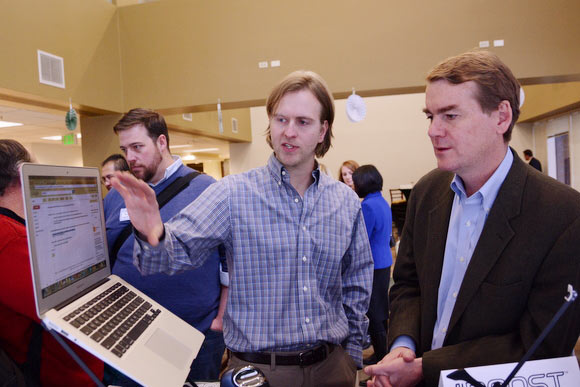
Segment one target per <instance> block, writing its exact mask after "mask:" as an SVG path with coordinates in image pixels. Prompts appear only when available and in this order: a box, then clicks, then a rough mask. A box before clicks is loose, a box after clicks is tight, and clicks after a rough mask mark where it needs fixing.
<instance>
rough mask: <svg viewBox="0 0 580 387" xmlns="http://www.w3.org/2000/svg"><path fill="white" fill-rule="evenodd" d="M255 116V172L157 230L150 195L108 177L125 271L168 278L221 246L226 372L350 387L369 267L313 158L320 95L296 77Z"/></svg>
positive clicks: (347, 202)
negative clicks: (259, 134) (117, 204)
mask: <svg viewBox="0 0 580 387" xmlns="http://www.w3.org/2000/svg"><path fill="white" fill-rule="evenodd" d="M266 112H267V114H268V118H269V126H268V129H267V132H266V133H267V137H266V141H267V142H268V144H269V145H270V147H271V148H272V149H273V151H274V152H273V154H272V155H271V156H270V158H269V159H268V162H267V165H266V166H263V167H260V168H255V169H252V170H250V171H248V172H245V173H242V174H238V175H229V176H226V177H224V178H223V179H221V180H220V181H218V182H217V183H215V184H213V185H211V186H210V187H209V188H208V189H207V190H206V191H205V192H203V193H202V194H201V195H200V196H199V197H198V198H197V199H196V200H195V201H194V202H193V203H192V204H191V205H189V206H188V207H186V208H185V209H184V210H183V211H181V212H180V213H179V214H177V215H176V216H175V217H173V218H172V219H171V220H170V221H169V222H166V223H165V224H163V222H162V219H161V218H160V216H159V212H158V210H157V206H156V203H155V196H154V192H153V191H152V190H151V188H150V187H149V186H147V184H145V183H143V182H141V181H139V180H137V179H135V178H134V177H132V176H130V175H128V174H126V173H118V172H117V173H116V178H114V179H113V187H115V189H117V190H119V192H120V193H121V194H122V195H123V197H124V198H125V203H126V204H127V210H128V213H129V216H130V217H131V220H132V222H133V226H134V227H135V230H136V233H137V235H138V237H137V238H136V241H137V243H136V244H135V255H134V259H135V265H136V266H137V267H138V268H139V270H140V271H141V272H142V273H143V274H151V273H157V272H165V273H168V274H172V273H175V272H179V271H182V270H185V269H192V268H195V267H198V266H200V265H203V264H204V262H208V261H210V260H211V259H209V260H208V253H207V252H208V249H212V248H214V247H215V246H217V245H219V244H223V245H224V246H225V249H226V255H227V258H228V269H229V271H230V290H229V299H228V305H227V310H226V315H225V316H224V333H225V340H226V344H227V347H228V349H229V350H230V355H231V356H230V359H229V363H228V366H229V367H236V366H239V365H246V364H250V365H252V366H255V367H257V368H260V369H261V370H262V372H264V374H265V375H266V378H267V379H268V381H269V382H270V384H271V385H272V386H286V385H302V386H317V387H318V386H332V387H335V386H345V387H352V386H353V385H354V383H355V379H356V369H357V366H359V367H360V366H362V341H363V338H364V336H365V334H366V330H367V325H368V319H367V318H366V316H365V314H366V312H367V310H368V305H369V299H370V292H371V286H372V285H371V281H372V270H373V262H372V255H371V249H370V246H369V241H368V237H367V235H366V232H365V226H364V219H363V215H362V210H361V206H360V201H359V199H358V198H357V195H356V194H355V193H354V191H353V190H351V189H349V188H348V187H346V186H345V185H344V184H341V183H339V182H338V181H336V180H334V179H333V178H332V177H330V176H328V175H326V174H325V173H322V172H320V169H319V168H318V165H317V163H316V159H315V157H319V158H320V157H322V156H324V154H326V152H327V151H328V149H329V148H330V146H331V138H332V123H333V121H334V102H333V100H332V94H331V93H330V91H329V90H328V87H327V86H326V83H325V82H324V81H323V80H322V78H321V77H320V76H319V75H318V74H316V73H313V72H310V71H296V72H294V73H291V74H289V75H288V76H287V77H286V78H284V79H283V80H282V81H281V82H280V83H278V85H276V86H275V87H274V89H273V90H272V92H271V93H270V96H269V97H268V100H267V102H266ZM196 270H198V269H196ZM196 270H194V271H196Z"/></svg>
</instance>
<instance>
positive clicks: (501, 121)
mask: <svg viewBox="0 0 580 387" xmlns="http://www.w3.org/2000/svg"><path fill="white" fill-rule="evenodd" d="M497 112H498V118H497V130H498V133H499V134H504V133H505V132H507V130H508V129H509V127H510V125H511V123H512V107H511V105H510V103H509V101H507V100H505V99H504V100H503V101H501V102H500V103H499V106H498V107H497Z"/></svg>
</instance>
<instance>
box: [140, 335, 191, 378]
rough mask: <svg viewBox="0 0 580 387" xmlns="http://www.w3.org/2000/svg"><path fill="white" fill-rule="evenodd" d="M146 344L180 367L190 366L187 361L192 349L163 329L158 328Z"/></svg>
mask: <svg viewBox="0 0 580 387" xmlns="http://www.w3.org/2000/svg"><path fill="white" fill-rule="evenodd" d="M145 346H146V347H147V348H149V349H151V350H152V351H153V352H155V353H156V354H157V355H159V356H160V357H162V358H163V359H165V360H167V361H168V362H169V363H171V364H173V365H174V366H175V367H177V368H179V369H183V368H187V367H189V364H185V363H186V361H187V359H188V357H189V354H190V353H191V349H190V348H188V347H187V346H185V345H183V344H182V343H181V342H180V341H179V340H177V339H176V338H175V337H174V336H172V335H170V334H169V333H167V332H165V331H164V330H163V329H160V328H157V329H156V330H155V332H154V333H153V335H152V336H151V337H150V338H149V340H147V342H146V343H145Z"/></svg>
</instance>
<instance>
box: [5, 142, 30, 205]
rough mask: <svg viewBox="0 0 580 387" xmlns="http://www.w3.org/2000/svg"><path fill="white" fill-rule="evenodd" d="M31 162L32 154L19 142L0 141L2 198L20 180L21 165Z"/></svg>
mask: <svg viewBox="0 0 580 387" xmlns="http://www.w3.org/2000/svg"><path fill="white" fill-rule="evenodd" d="M31 161H32V158H31V157H30V153H28V151H27V150H26V148H25V147H23V146H22V144H20V143H19V142H18V141H14V140H0V196H4V193H5V192H6V189H7V188H8V187H10V186H11V185H12V184H13V183H14V182H15V181H18V179H20V173H19V171H18V168H19V167H20V164H22V163H26V162H31Z"/></svg>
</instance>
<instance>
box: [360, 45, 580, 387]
mask: <svg viewBox="0 0 580 387" xmlns="http://www.w3.org/2000/svg"><path fill="white" fill-rule="evenodd" d="M519 96H520V85H519V84H518V81H517V79H516V78H515V77H514V75H513V74H512V72H511V70H510V69H509V68H508V67H507V66H506V65H505V64H504V63H503V62H502V61H501V60H500V59H499V57H498V56H497V55H496V54H494V53H491V52H487V51H472V52H467V53H465V54H461V55H458V56H455V57H451V58H448V59H446V60H444V61H443V62H441V63H440V64H438V65H437V66H435V68H433V70H431V72H430V73H429V75H428V76H427V90H426V93H425V105H426V106H425V109H424V112H425V114H426V116H427V119H428V120H429V130H428V135H429V137H430V139H431V143H432V145H433V150H434V153H435V157H436V159H437V169H435V170H433V171H431V172H429V173H428V174H427V175H425V176H424V177H422V178H421V180H420V181H419V182H418V183H417V184H415V185H414V187H413V194H412V195H411V197H410V200H409V204H408V208H407V217H406V220H405V228H404V230H403V236H402V238H401V245H400V247H399V252H398V255H397V261H396V263H395V269H394V273H393V279H394V285H393V286H392V287H391V289H390V307H391V314H390V316H389V333H388V337H389V344H390V352H389V354H387V356H385V357H384V358H383V359H382V360H381V361H380V362H379V363H378V364H376V365H372V366H368V367H366V368H365V372H366V373H367V374H369V375H372V376H373V382H369V383H368V385H370V386H372V385H374V386H391V385H394V386H414V385H417V384H420V383H424V384H425V385H427V386H436V385H438V381H439V374H440V372H441V370H446V369H457V368H466V367H474V366H481V365H488V364H497V363H509V362H517V361H519V360H520V359H521V358H522V357H523V356H524V354H525V353H526V352H527V351H528V350H529V349H530V347H531V346H532V344H533V343H534V341H535V340H536V339H537V337H538V336H539V334H540V332H541V331H542V330H543V329H544V328H545V327H546V326H547V325H548V323H549V322H550V320H551V319H552V317H553V316H554V315H555V314H556V312H557V311H558V309H559V308H560V306H561V305H562V303H563V301H564V297H565V296H566V295H567V285H568V284H571V285H572V286H573V287H574V288H576V289H577V288H578V287H579V286H580V243H578V241H579V240H580V193H579V192H578V191H576V190H574V189H572V188H570V187H568V186H566V185H564V184H562V183H560V182H559V181H557V180H555V179H552V178H550V177H548V176H546V175H544V174H541V173H537V172H536V171H534V170H532V169H531V168H529V167H528V165H526V163H525V162H523V161H522V160H521V159H520V158H519V157H518V156H517V153H516V152H515V151H514V150H513V149H512V148H510V147H509V141H510V139H511V132H512V129H513V127H514V125H515V123H516V121H517V119H518V117H519V113H520V111H519V105H520V104H519ZM579 334H580V303H578V302H576V303H575V304H574V305H571V306H570V307H569V308H568V310H567V311H566V313H565V314H563V315H562V317H561V318H560V320H559V321H558V322H557V324H556V325H555V326H554V329H552V331H551V332H550V334H549V335H548V336H547V337H546V338H545V340H544V341H543V343H542V344H541V345H540V346H539V347H538V348H537V350H536V351H535V354H534V356H533V358H534V359H543V358H551V357H561V356H569V355H570V353H572V350H573V348H574V345H575V344H576V341H577V340H578V335H579Z"/></svg>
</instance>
